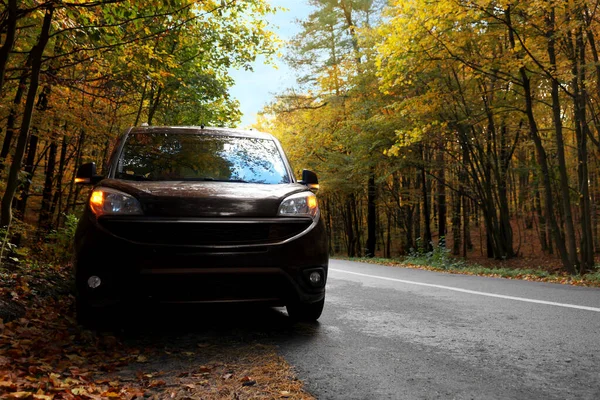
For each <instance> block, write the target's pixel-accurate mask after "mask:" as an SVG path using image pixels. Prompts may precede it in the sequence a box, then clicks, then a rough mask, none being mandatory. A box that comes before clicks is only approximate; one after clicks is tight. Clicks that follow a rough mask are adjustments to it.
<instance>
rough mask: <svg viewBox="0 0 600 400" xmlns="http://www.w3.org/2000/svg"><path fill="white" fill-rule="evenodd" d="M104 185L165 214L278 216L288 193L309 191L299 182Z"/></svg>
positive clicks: (150, 212)
mask: <svg viewBox="0 0 600 400" xmlns="http://www.w3.org/2000/svg"><path fill="white" fill-rule="evenodd" d="M101 186H105V187H111V188H113V189H117V190H120V191H123V192H125V193H129V194H131V195H133V196H134V197H135V198H137V199H138V200H139V201H140V203H141V204H142V208H143V210H144V214H145V215H149V216H161V217H274V216H276V215H277V211H278V210H279V205H280V204H281V201H282V200H283V199H284V198H286V197H287V196H289V195H291V194H294V193H298V192H302V191H306V190H307V188H306V186H304V185H302V184H299V183H291V184H280V185H268V184H255V183H240V182H184V181H181V182H132V181H123V180H118V179H105V180H104V181H102V182H101Z"/></svg>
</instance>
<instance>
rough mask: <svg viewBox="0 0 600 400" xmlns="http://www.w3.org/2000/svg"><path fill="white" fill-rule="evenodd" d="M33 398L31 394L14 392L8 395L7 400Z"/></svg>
mask: <svg viewBox="0 0 600 400" xmlns="http://www.w3.org/2000/svg"><path fill="white" fill-rule="evenodd" d="M32 397H33V393H31V392H13V393H9V394H7V395H6V397H5V399H30V398H32Z"/></svg>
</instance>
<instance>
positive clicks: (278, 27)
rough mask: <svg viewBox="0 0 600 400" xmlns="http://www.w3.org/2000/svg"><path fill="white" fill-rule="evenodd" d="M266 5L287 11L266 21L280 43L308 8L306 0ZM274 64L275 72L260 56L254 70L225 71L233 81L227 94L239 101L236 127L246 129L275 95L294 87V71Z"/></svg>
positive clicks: (294, 30)
mask: <svg viewBox="0 0 600 400" xmlns="http://www.w3.org/2000/svg"><path fill="white" fill-rule="evenodd" d="M270 3H271V4H272V5H274V6H277V7H285V8H287V9H288V11H280V12H278V13H276V14H275V15H269V16H268V20H269V22H271V23H272V24H273V25H274V27H273V29H274V30H275V32H276V33H277V34H278V35H279V37H280V38H281V39H282V40H284V41H285V40H289V39H291V38H292V36H294V35H295V34H296V33H298V32H299V30H300V26H299V25H298V24H297V23H296V22H295V21H296V19H301V20H304V19H306V17H307V16H308V14H309V13H310V10H311V7H310V6H309V5H308V4H307V2H306V0H270ZM276 64H277V69H276V68H274V67H273V66H271V65H265V64H264V58H262V57H261V58H259V59H257V61H256V62H255V63H254V64H253V69H254V71H244V70H230V71H229V72H230V74H231V76H232V77H233V79H234V80H235V82H236V83H235V85H234V86H233V87H232V88H231V89H230V91H229V92H230V94H231V95H232V96H233V97H234V98H236V99H238V100H239V102H240V111H241V112H242V113H243V115H242V121H241V123H240V124H239V126H238V127H239V128H249V127H250V125H252V124H253V123H254V122H255V121H256V114H257V113H258V112H259V111H261V110H262V108H263V106H264V105H266V104H267V103H269V102H270V101H271V100H272V99H273V97H274V95H275V94H277V93H281V92H283V91H284V89H287V88H290V87H293V86H296V85H295V83H296V79H295V72H294V71H293V70H291V69H290V68H289V67H288V66H286V65H285V63H284V62H283V60H276Z"/></svg>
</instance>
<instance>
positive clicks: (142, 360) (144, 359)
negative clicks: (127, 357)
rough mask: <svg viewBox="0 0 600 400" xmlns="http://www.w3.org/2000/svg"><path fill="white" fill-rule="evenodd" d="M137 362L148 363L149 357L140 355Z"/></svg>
mask: <svg viewBox="0 0 600 400" xmlns="http://www.w3.org/2000/svg"><path fill="white" fill-rule="evenodd" d="M135 360H136V361H137V362H139V363H145V362H148V357H146V356H144V355H139V356H138V357H137V358H136V359H135Z"/></svg>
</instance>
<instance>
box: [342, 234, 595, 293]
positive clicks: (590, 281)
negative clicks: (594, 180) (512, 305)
mask: <svg viewBox="0 0 600 400" xmlns="http://www.w3.org/2000/svg"><path fill="white" fill-rule="evenodd" d="M432 247H433V250H430V251H426V250H424V248H423V246H419V248H417V249H411V251H410V252H409V254H408V255H407V256H405V257H401V258H378V257H373V258H368V257H336V258H340V259H347V260H350V261H360V262H367V263H372V264H382V265H390V266H402V267H409V268H420V269H427V270H433V271H444V272H450V273H458V274H466V275H480V276H493V277H501V278H509V279H523V280H535V281H543V282H553V283H565V284H573V285H580V286H594V287H600V266H596V268H595V271H593V272H590V273H587V274H584V275H568V274H566V273H562V272H549V271H547V270H545V269H543V268H510V267H486V266H482V265H479V264H475V263H469V262H467V261H466V260H464V259H462V258H457V257H455V256H453V255H452V254H451V252H450V250H449V249H447V248H446V247H444V246H443V245H441V246H433V244H432Z"/></svg>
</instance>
